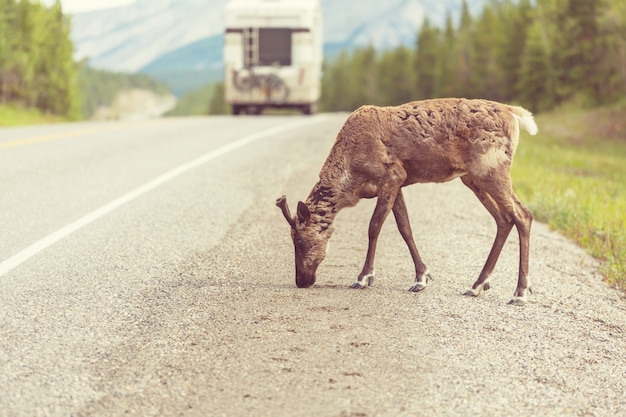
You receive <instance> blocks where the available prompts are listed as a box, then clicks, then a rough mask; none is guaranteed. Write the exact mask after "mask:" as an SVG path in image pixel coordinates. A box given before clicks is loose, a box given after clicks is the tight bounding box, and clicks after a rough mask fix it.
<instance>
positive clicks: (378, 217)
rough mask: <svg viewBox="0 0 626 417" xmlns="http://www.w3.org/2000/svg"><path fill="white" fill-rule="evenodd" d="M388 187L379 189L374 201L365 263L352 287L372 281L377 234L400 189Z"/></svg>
mask: <svg viewBox="0 0 626 417" xmlns="http://www.w3.org/2000/svg"><path fill="white" fill-rule="evenodd" d="M389 188H391V187H389ZM389 188H388V190H380V192H379V194H378V201H377V202H376V208H375V209H374V214H373V215H372V219H371V220H370V226H369V230H368V237H369V244H368V246H367V256H366V257H365V264H364V265H363V270H361V273H360V274H359V277H358V280H357V282H355V283H354V284H352V285H351V287H352V288H356V289H360V288H365V287H366V286H370V285H372V284H373V283H374V256H375V254H376V243H377V242H378V235H379V234H380V229H381V228H382V227H383V223H384V222H385V219H386V218H387V215H389V212H390V211H391V209H392V207H393V205H394V203H395V200H396V196H397V194H398V191H399V189H400V187H399V186H395V187H393V188H392V189H389Z"/></svg>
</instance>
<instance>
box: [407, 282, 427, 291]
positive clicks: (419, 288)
mask: <svg viewBox="0 0 626 417" xmlns="http://www.w3.org/2000/svg"><path fill="white" fill-rule="evenodd" d="M424 288H426V284H425V283H423V282H417V283H415V284H413V285H411V288H409V291H410V292H420V291H422V290H423V289H424Z"/></svg>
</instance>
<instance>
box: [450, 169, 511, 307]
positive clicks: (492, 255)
mask: <svg viewBox="0 0 626 417" xmlns="http://www.w3.org/2000/svg"><path fill="white" fill-rule="evenodd" d="M461 181H463V184H465V185H466V186H467V187H468V188H469V189H470V190H472V191H473V192H474V194H476V197H478V200H479V201H480V202H481V203H482V204H483V206H485V208H486V209H487V211H488V212H489V213H490V214H491V216H492V217H493V218H494V220H495V221H496V226H497V228H498V231H497V233H496V238H495V240H494V242H493V246H492V247H491V251H490V252H489V256H488V257H487V261H486V262H485V266H484V267H483V269H482V271H480V275H478V279H477V280H476V282H475V283H474V285H472V288H470V289H469V290H467V291H466V292H465V295H470V296H474V297H476V296H478V295H479V294H480V293H481V292H482V291H483V290H485V291H486V290H488V289H489V287H490V284H489V276H490V275H491V273H492V272H493V269H494V267H495V266H496V262H498V258H499V257H500V252H502V248H503V246H504V243H505V242H506V239H507V238H508V236H509V233H510V232H511V229H512V228H513V222H511V220H510V219H509V218H507V217H506V216H505V215H504V213H502V211H501V209H500V207H499V206H498V204H497V203H496V202H495V201H494V200H493V198H492V197H491V196H490V195H489V194H488V193H487V192H486V191H484V190H483V189H481V188H480V187H479V186H478V184H477V183H476V182H475V181H474V179H473V178H472V177H471V176H470V175H465V176H463V177H461Z"/></svg>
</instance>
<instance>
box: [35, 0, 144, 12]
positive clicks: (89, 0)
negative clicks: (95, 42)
mask: <svg viewBox="0 0 626 417" xmlns="http://www.w3.org/2000/svg"><path fill="white" fill-rule="evenodd" d="M40 1H41V2H42V3H43V4H46V5H51V4H54V0H40ZM133 1H135V0H61V4H62V5H63V11H64V12H66V13H80V12H88V11H91V10H98V9H108V8H111V7H116V6H123V5H125V4H129V3H132V2H133Z"/></svg>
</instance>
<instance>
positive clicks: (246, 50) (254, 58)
mask: <svg viewBox="0 0 626 417" xmlns="http://www.w3.org/2000/svg"><path fill="white" fill-rule="evenodd" d="M243 59H244V66H245V68H250V67H253V66H255V65H257V64H258V63H259V28H246V29H244V31H243Z"/></svg>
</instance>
